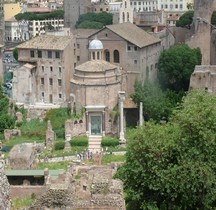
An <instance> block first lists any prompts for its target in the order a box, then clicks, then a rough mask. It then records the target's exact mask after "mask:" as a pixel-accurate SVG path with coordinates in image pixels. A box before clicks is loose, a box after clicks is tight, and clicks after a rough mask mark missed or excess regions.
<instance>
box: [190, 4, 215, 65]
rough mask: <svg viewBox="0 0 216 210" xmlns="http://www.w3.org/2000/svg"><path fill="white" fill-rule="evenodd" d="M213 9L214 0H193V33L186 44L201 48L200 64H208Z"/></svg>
mask: <svg viewBox="0 0 216 210" xmlns="http://www.w3.org/2000/svg"><path fill="white" fill-rule="evenodd" d="M215 10H216V0H208V1H203V0H194V26H195V34H194V36H192V38H191V40H190V42H189V43H188V44H189V46H190V47H199V48H200V49H201V52H202V65H210V43H211V16H212V13H213V11H215Z"/></svg>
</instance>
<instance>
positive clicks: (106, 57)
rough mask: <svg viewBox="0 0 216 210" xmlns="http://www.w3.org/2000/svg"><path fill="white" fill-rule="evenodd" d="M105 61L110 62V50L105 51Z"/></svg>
mask: <svg viewBox="0 0 216 210" xmlns="http://www.w3.org/2000/svg"><path fill="white" fill-rule="evenodd" d="M104 57H105V61H107V62H110V52H109V50H105V51H104Z"/></svg>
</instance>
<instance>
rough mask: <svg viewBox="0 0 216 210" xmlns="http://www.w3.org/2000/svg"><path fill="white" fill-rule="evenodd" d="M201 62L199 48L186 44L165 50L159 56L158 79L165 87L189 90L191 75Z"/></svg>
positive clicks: (175, 89)
mask: <svg viewBox="0 0 216 210" xmlns="http://www.w3.org/2000/svg"><path fill="white" fill-rule="evenodd" d="M200 64H201V52H200V49H199V48H196V49H191V48H189V47H188V46H187V45H186V44H180V45H175V46H173V47H171V48H169V49H167V50H164V51H163V52H162V53H161V55H160V58H159V63H158V69H159V71H158V79H159V83H160V85H161V87H162V88H163V89H167V88H168V89H170V90H174V91H180V90H185V91H187V90H188V87H189V82H190V76H191V74H192V73H193V71H194V68H195V66H196V65H200Z"/></svg>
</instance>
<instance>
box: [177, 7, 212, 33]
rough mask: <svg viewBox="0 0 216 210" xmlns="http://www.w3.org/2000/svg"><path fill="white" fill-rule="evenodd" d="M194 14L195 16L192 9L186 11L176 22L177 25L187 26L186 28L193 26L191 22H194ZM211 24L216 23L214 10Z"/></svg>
mask: <svg viewBox="0 0 216 210" xmlns="http://www.w3.org/2000/svg"><path fill="white" fill-rule="evenodd" d="M193 16H194V11H193V10H190V11H187V12H185V13H184V14H183V15H182V16H181V17H180V18H179V20H177V22H176V26H177V27H185V28H189V29H190V27H191V24H192V22H193ZM211 24H212V25H216V11H214V12H213V13H212V17H211Z"/></svg>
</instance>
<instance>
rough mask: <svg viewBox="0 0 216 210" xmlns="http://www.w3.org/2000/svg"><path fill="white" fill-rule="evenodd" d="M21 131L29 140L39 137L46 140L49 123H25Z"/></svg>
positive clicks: (32, 121) (35, 121) (37, 121)
mask: <svg viewBox="0 0 216 210" xmlns="http://www.w3.org/2000/svg"><path fill="white" fill-rule="evenodd" d="M20 129H21V133H22V135H23V136H27V137H29V138H35V137H37V138H44V139H45V135H46V129H47V122H45V121H43V122H40V121H39V120H37V119H33V120H31V121H29V122H28V121H25V122H24V123H23V124H22V126H21V127H20Z"/></svg>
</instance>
